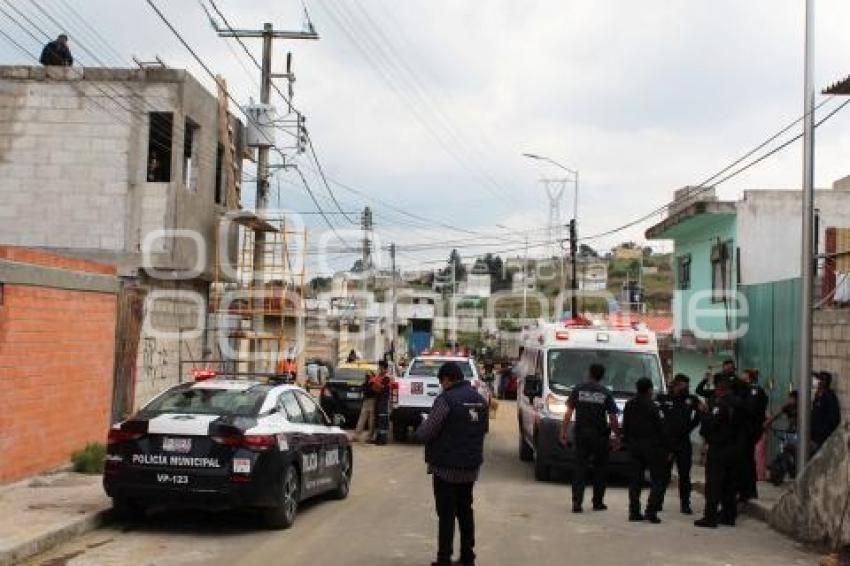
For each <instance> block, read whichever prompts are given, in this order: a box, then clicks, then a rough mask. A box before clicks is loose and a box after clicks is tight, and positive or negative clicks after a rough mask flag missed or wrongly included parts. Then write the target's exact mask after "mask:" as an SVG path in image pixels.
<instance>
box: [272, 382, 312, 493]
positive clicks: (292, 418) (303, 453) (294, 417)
mask: <svg viewBox="0 0 850 566" xmlns="http://www.w3.org/2000/svg"><path fill="white" fill-rule="evenodd" d="M280 405H281V408H282V410H283V412H284V413H285V414H286V420H288V421H289V423H290V425H291V428H290V432H289V434H287V441H288V443H289V449H290V450H292V452H293V454H294V459H297V462H298V466H299V469H300V470H301V495H302V497H306V496H309V495H311V494H312V493H315V484H316V479H315V478H316V470H317V469H318V466H319V448H318V443H317V440H316V438H315V437H314V435H313V428H312V426H311V425H310V424H309V423H308V422H307V418H306V415H305V414H304V411H303V409H302V408H301V404H300V403H299V402H298V399H297V398H296V397H295V391H294V390H289V391H284V392H283V393H281V395H280Z"/></svg>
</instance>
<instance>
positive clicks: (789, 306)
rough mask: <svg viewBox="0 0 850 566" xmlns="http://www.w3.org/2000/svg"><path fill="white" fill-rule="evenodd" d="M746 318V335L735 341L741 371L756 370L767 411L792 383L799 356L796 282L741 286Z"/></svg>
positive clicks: (797, 282)
mask: <svg viewBox="0 0 850 566" xmlns="http://www.w3.org/2000/svg"><path fill="white" fill-rule="evenodd" d="M741 292H742V293H743V294H744V296H746V298H747V303H748V307H749V315H748V316H747V318H746V323H747V325H748V328H747V332H746V334H744V336H743V337H742V338H740V339H739V340H738V343H737V348H738V360H739V366H740V367H741V368H748V367H753V368H757V369H758V370H759V372H760V374H761V384H762V386H763V387H764V388H765V389H766V390H767V392H768V394H769V395H770V401H771V409H775V408H777V407H779V406H780V405H781V404H782V403H783V401H784V400H785V397H786V396H787V395H788V392H789V391H790V390H791V389H793V388H794V387H795V386H794V384H795V383H796V376H797V373H798V369H797V368H798V366H799V361H798V360H799V359H800V358H799V356H800V307H799V305H800V279H799V278H795V279H786V280H784V281H775V282H772V283H763V284H761V285H744V286H742V287H741Z"/></svg>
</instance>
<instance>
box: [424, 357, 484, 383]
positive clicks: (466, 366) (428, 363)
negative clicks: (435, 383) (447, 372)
mask: <svg viewBox="0 0 850 566" xmlns="http://www.w3.org/2000/svg"><path fill="white" fill-rule="evenodd" d="M449 361H453V362H454V363H456V364H457V365H459V366H460V369H462V370H463V378H464V379H472V365H471V364H470V363H469V362H460V361H457V360H446V359H440V358H433V359H417V360H414V361H413V365H411V366H410V375H411V376H414V375H415V376H416V377H437V372H438V371H440V366H442V365H443V364H444V363H446V362H449Z"/></svg>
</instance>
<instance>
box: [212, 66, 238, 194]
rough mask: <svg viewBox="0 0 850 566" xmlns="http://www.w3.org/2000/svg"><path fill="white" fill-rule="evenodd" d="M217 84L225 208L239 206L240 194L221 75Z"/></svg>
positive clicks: (225, 87) (225, 95) (231, 132)
mask: <svg viewBox="0 0 850 566" xmlns="http://www.w3.org/2000/svg"><path fill="white" fill-rule="evenodd" d="M216 85H217V86H218V137H219V142H220V143H221V145H222V147H223V148H224V152H223V153H224V155H223V159H224V163H222V170H223V171H226V172H227V179H226V185H227V192H226V197H225V202H226V205H227V208H230V209H233V208H239V207H240V205H241V203H240V194H239V186H238V182H239V180H237V178H236V177H237V176H238V170H239V168H238V167H237V164H236V161H235V159H234V155H233V154H234V151H233V147H234V144H233V129H232V128H231V127H230V113H229V112H228V110H227V81H225V80H224V78H223V77H222V76H221V75H217V76H216Z"/></svg>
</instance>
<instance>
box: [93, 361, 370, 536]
mask: <svg viewBox="0 0 850 566" xmlns="http://www.w3.org/2000/svg"><path fill="white" fill-rule="evenodd" d="M204 377H205V378H203V379H202V380H200V381H195V382H192V383H184V384H182V385H178V386H176V387H172V388H171V389H168V390H167V391H165V392H164V393H162V394H161V395H159V396H158V397H156V398H155V399H153V400H152V401H151V402H150V403H148V404H147V405H146V406H145V407H144V408H142V409H141V410H140V411H139V412H137V413H136V414H135V415H133V416H132V417H130V418H129V419H127V420H126V421H124V422H122V423H120V424H117V425H115V426H113V427H112V429H111V430H110V431H109V439H108V448H107V456H106V463H105V469H104V476H103V486H104V488H105V490H106V493H107V495H109V496H110V497H111V498H112V501H113V505H114V508H115V510H116V511H117V512H118V513H119V514H123V515H128V514H132V515H140V514H142V513H143V512H144V510H145V509H146V508H147V507H151V506H154V505H166V506H185V507H197V508H229V507H251V508H259V509H262V511H263V513H264V516H265V519H266V523H267V524H268V525H269V526H270V527H272V528H288V527H289V526H291V525H292V523H293V522H294V521H295V515H296V512H297V511H298V506H299V503H301V502H302V501H304V500H305V499H307V498H310V497H313V496H316V495H319V494H324V493H329V494H331V495H332V496H333V497H334V498H336V499H344V498H345V497H347V496H348V492H349V488H350V484H351V475H352V470H353V460H352V453H351V446H350V444H349V441H348V438H347V437H346V435H345V433H344V432H343V431H342V430H341V429H340V428H338V427H337V426H334V425H333V424H332V423H331V422H330V421H329V419H328V418H327V416H325V414H324V413H323V412H322V410H321V409H320V408H319V405H318V404H317V403H316V402H315V401H314V400H313V398H312V397H311V396H310V395H309V394H307V393H306V392H305V391H304V390H302V389H301V388H299V387H295V386H292V385H278V384H275V383H268V382H264V381H263V380H262V379H254V378H252V379H234V378H227V377H223V376H222V377H210V376H204Z"/></svg>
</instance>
